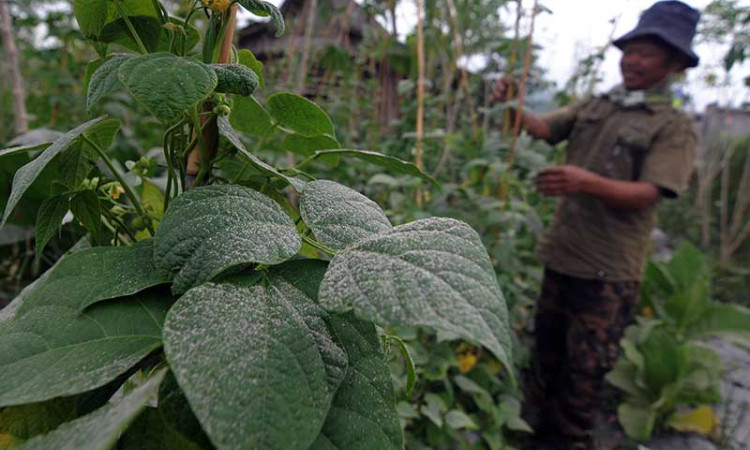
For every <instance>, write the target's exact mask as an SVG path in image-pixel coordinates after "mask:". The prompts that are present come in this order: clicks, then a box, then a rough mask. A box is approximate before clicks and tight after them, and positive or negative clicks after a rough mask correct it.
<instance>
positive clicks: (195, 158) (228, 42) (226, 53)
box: [187, 4, 237, 183]
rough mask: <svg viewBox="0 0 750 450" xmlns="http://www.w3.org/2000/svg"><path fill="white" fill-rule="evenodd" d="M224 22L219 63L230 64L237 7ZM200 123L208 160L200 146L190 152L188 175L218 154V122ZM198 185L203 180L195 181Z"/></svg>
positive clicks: (205, 118) (205, 120)
mask: <svg viewBox="0 0 750 450" xmlns="http://www.w3.org/2000/svg"><path fill="white" fill-rule="evenodd" d="M224 20H228V21H229V22H227V26H226V30H225V31H224V40H223V41H222V42H221V49H220V51H219V59H218V61H217V62H218V63H228V62H229V59H230V57H231V55H232V40H233V38H234V30H235V25H236V23H237V5H236V4H235V5H232V8H231V9H230V10H229V11H228V12H227V13H225V17H224ZM201 110H202V112H208V111H211V110H212V108H211V103H210V102H208V101H207V102H205V103H204V104H203V106H202V107H201ZM200 123H201V125H202V126H204V125H205V126H204V127H203V134H202V137H203V143H204V145H205V148H206V150H207V151H206V159H205V160H204V159H203V156H202V153H201V150H200V146H195V147H193V149H192V150H191V151H190V155H188V160H187V174H188V175H193V176H194V175H196V174H198V173H200V169H201V166H203V165H208V164H210V161H211V158H212V157H213V155H214V153H216V144H217V141H218V138H219V129H218V125H217V121H215V120H211V117H210V116H203V117H201V119H200ZM195 181H196V183H197V182H200V181H201V180H197V179H196V180H195Z"/></svg>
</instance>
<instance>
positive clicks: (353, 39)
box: [239, 0, 383, 60]
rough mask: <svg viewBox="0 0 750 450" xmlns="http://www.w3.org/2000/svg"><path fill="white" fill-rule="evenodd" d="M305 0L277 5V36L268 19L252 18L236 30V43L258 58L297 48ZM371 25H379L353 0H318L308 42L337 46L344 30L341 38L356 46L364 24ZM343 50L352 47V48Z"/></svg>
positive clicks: (317, 46) (302, 22)
mask: <svg viewBox="0 0 750 450" xmlns="http://www.w3.org/2000/svg"><path fill="white" fill-rule="evenodd" d="M308 2H309V0H286V1H285V2H284V4H283V5H281V8H280V9H281V13H282V14H283V16H284V20H285V22H286V25H287V29H286V32H285V33H284V36H282V37H281V38H276V37H275V36H274V33H275V27H274V26H273V25H272V24H271V23H269V22H255V23H251V24H250V25H249V26H247V27H246V28H244V29H242V30H240V32H239V47H240V48H249V49H250V50H252V51H253V53H255V55H256V56H257V57H258V59H260V60H266V59H268V58H269V57H270V56H271V55H280V54H282V53H284V52H285V51H286V50H287V49H288V48H295V47H296V48H301V46H302V40H303V39H304V37H303V36H304V29H305V21H306V18H307V9H308V8H307V6H308V5H309V3H308ZM371 26H374V27H376V28H377V29H379V30H382V29H383V28H382V27H381V26H380V24H378V23H377V22H376V21H375V20H373V19H372V18H371V17H369V16H368V14H367V12H366V11H365V10H364V8H363V7H362V6H361V5H359V4H358V3H356V2H355V1H354V0H318V13H317V17H316V26H315V28H314V30H313V41H312V45H313V47H314V49H320V48H324V47H327V46H330V45H334V46H338V45H341V44H342V39H341V38H342V34H346V36H345V38H346V39H344V40H345V41H346V42H348V43H350V44H351V46H356V45H357V44H358V43H359V42H360V41H361V40H362V36H363V35H364V32H365V28H367V27H371ZM347 50H349V51H353V48H349V49H347Z"/></svg>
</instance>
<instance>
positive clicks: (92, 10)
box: [73, 0, 108, 38]
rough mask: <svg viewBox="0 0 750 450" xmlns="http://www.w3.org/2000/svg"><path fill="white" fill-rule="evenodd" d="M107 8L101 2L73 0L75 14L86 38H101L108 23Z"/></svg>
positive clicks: (105, 4)
mask: <svg viewBox="0 0 750 450" xmlns="http://www.w3.org/2000/svg"><path fill="white" fill-rule="evenodd" d="M107 6H108V5H107V2H103V1H101V0H73V13H74V14H75V16H76V21H77V22H78V28H80V29H81V34H83V35H84V37H87V38H92V37H93V38H98V37H99V34H101V32H102V29H104V24H106V23H107Z"/></svg>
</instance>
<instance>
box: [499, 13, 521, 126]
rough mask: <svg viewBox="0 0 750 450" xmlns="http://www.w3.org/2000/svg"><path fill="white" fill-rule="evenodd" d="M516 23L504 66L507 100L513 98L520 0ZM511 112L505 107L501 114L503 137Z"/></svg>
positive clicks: (519, 31)
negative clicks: (508, 54)
mask: <svg viewBox="0 0 750 450" xmlns="http://www.w3.org/2000/svg"><path fill="white" fill-rule="evenodd" d="M516 5H517V7H516V24H515V27H514V28H515V31H514V34H513V45H511V47H510V57H509V58H508V66H507V67H506V73H507V76H508V94H507V96H508V98H507V100H508V101H510V100H513V97H514V96H515V92H513V87H514V86H515V84H516V83H515V82H516V74H515V67H516V61H517V60H518V42H519V41H520V40H521V17H523V8H521V0H518V1H517V3H516ZM511 121H512V120H511V114H510V109H506V110H505V113H504V114H503V137H504V138H506V137H508V133H509V132H510V123H511Z"/></svg>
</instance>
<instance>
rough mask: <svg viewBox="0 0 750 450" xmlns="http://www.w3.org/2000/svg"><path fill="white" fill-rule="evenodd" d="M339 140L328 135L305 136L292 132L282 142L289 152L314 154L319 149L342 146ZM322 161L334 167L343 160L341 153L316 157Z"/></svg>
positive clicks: (283, 147)
mask: <svg viewBox="0 0 750 450" xmlns="http://www.w3.org/2000/svg"><path fill="white" fill-rule="evenodd" d="M340 147H341V144H339V142H338V141H337V140H336V139H334V138H332V137H330V136H327V135H321V136H313V137H304V136H300V135H299V134H295V133H290V134H287V135H286V137H285V138H284V141H283V142H282V143H281V148H282V149H283V150H286V151H288V152H292V153H294V154H297V155H302V156H312V155H314V154H315V152H316V151H318V150H330V149H337V148H340ZM316 159H317V160H319V161H320V162H324V163H326V164H329V165H331V166H333V167H336V166H338V165H339V163H340V162H341V157H340V156H339V155H322V156H318V157H316Z"/></svg>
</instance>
